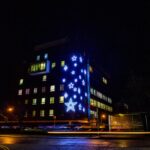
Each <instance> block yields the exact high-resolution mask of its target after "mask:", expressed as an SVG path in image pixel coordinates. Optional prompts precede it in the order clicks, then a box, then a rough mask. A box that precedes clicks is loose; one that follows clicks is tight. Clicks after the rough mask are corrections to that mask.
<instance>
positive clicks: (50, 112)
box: [49, 109, 54, 117]
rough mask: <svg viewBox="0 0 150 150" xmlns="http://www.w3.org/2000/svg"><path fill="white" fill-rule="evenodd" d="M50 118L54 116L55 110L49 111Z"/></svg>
mask: <svg viewBox="0 0 150 150" xmlns="http://www.w3.org/2000/svg"><path fill="white" fill-rule="evenodd" d="M49 116H50V117H52V116H54V110H53V109H50V110H49Z"/></svg>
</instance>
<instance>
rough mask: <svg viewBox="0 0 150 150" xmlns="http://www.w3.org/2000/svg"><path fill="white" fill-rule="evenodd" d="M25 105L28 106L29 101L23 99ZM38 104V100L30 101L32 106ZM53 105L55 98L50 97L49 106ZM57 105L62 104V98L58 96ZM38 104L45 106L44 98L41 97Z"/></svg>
mask: <svg viewBox="0 0 150 150" xmlns="http://www.w3.org/2000/svg"><path fill="white" fill-rule="evenodd" d="M24 103H25V104H29V100H28V99H25V102H24ZM37 103H38V100H37V98H33V99H32V105H37ZM54 103H55V98H54V97H50V98H49V104H54ZM59 103H64V97H63V96H60V97H59ZM40 104H41V105H44V104H46V98H45V97H42V98H41V100H40Z"/></svg>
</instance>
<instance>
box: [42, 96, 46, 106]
mask: <svg viewBox="0 0 150 150" xmlns="http://www.w3.org/2000/svg"><path fill="white" fill-rule="evenodd" d="M41 104H42V105H44V104H45V97H43V98H42V99H41Z"/></svg>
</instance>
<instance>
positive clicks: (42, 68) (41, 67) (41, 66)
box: [40, 62, 46, 70]
mask: <svg viewBox="0 0 150 150" xmlns="http://www.w3.org/2000/svg"><path fill="white" fill-rule="evenodd" d="M45 68H46V64H45V63H44V62H43V63H41V64H40V70H45Z"/></svg>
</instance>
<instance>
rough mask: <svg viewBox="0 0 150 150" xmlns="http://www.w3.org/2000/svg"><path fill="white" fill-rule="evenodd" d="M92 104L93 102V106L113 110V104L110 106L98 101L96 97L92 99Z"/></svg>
mask: <svg viewBox="0 0 150 150" xmlns="http://www.w3.org/2000/svg"><path fill="white" fill-rule="evenodd" d="M90 104H91V106H94V107H98V108H100V109H104V110H107V111H109V112H112V107H111V106H108V105H106V104H104V103H101V102H99V101H96V100H94V99H90Z"/></svg>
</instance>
